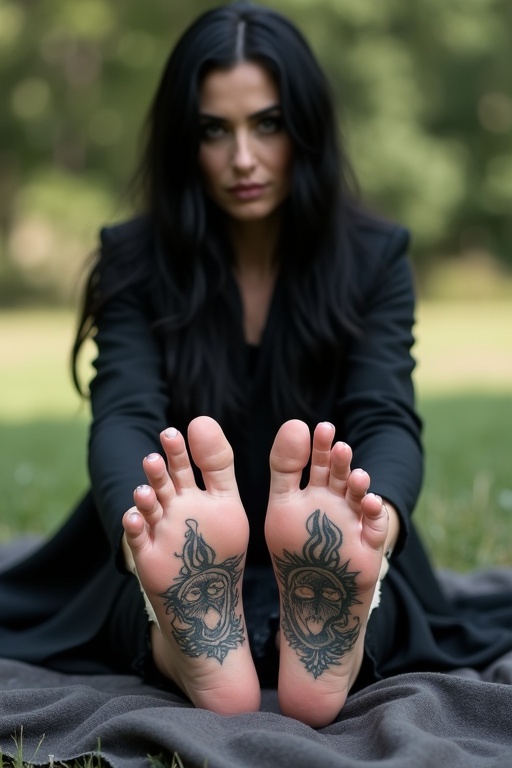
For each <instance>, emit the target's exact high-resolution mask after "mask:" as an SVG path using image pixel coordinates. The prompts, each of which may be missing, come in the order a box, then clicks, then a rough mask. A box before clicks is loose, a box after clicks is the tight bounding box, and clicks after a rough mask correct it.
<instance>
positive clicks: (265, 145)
mask: <svg viewBox="0 0 512 768" xmlns="http://www.w3.org/2000/svg"><path fill="white" fill-rule="evenodd" d="M199 110H200V121H201V145H200V150H199V165H200V168H201V171H202V176H203V182H204V187H205V190H206V192H207V194H208V195H209V196H210V197H211V198H212V199H213V200H214V202H215V203H216V204H217V205H218V206H219V208H221V209H222V210H223V211H224V212H225V213H227V214H228V216H230V217H231V218H233V219H235V220H237V221H247V222H249V221H257V220H261V219H265V218H267V217H268V216H270V215H271V214H273V213H274V212H275V211H276V210H277V209H278V207H279V206H280V205H281V203H282V202H283V201H284V200H285V198H286V197H287V196H288V193H289V191H290V177H291V165H292V146H291V141H290V138H289V136H288V134H287V133H286V131H285V130H284V127H283V123H282V114H281V106H280V98H279V91H278V88H277V87H276V84H275V83H274V81H273V79H272V78H271V77H270V75H269V74H268V72H267V70H266V69H264V68H263V67H262V66H260V65H258V64H253V63H250V62H242V63H240V64H237V65H236V66H234V67H233V68H232V69H228V70H225V69H215V70H212V72H210V73H209V74H208V75H207V76H206V77H205V79H204V81H203V83H202V87H201V90H200V95H199Z"/></svg>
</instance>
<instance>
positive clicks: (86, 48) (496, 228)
mask: <svg viewBox="0 0 512 768" xmlns="http://www.w3.org/2000/svg"><path fill="white" fill-rule="evenodd" d="M266 4H267V5H271V6H272V7H274V8H275V9H276V10H281V11H282V12H284V13H285V14H286V15H288V16H289V17H291V18H292V19H293V20H294V21H296V22H297V23H298V25H299V26H300V27H301V28H302V30H303V31H304V33H305V34H306V36H307V37H308V39H309V40H310V41H311V43H312V46H313V48H314V49H315V51H316V52H317V54H318V55H319V57H320V59H321V61H322V62H323V64H324V66H325V67H326V69H327V71H328V73H329V75H330V78H331V80H332V84H333V90H334V93H335V96H336V98H337V100H338V103H339V110H340V119H341V120H342V123H343V125H344V132H345V135H346V138H347V141H348V144H349V148H350V152H351V154H352V156H353V158H354V164H355V167H356V171H357V173H358V175H359V178H360V181H361V186H362V189H363V193H364V196H365V197H366V198H367V200H368V201H369V202H370V204H371V205H372V206H373V207H375V208H376V209H378V210H379V211H381V212H382V213H384V214H385V215H388V216H390V217H392V218H394V219H397V220H400V221H402V222H403V223H405V224H406V225H407V226H409V227H410V228H411V230H412V231H413V234H414V244H415V248H414V255H415V258H416V259H417V260H418V263H420V264H424V265H426V264H427V263H431V262H432V261H433V260H434V259H435V258H439V257H440V256H441V255H447V254H450V255H456V254H459V253H464V252H468V251H474V250H480V251H485V252H487V253H491V254H494V255H495V256H497V257H498V258H499V259H501V260H502V261H503V262H504V263H508V264H512V249H511V248H510V243H511V236H512V216H511V211H512V142H511V137H512V97H511V95H510V72H511V71H512V45H511V43H512V31H511V30H512V5H511V4H510V2H509V0H386V2H376V1H375V0H275V2H272V3H271V2H267V3H266ZM214 5H216V3H215V2H212V1H209V2H208V1H207V0H188V2H187V3H186V4H184V3H177V2H170V0H152V2H151V3H145V4H141V3H137V2H136V1H135V0H80V3H70V2H68V1H67V0H39V2H38V3H31V2H29V0H0V87H1V88H2V92H3V93H4V94H5V100H4V109H3V112H2V118H1V119H0V301H1V302H2V303H5V302H6V301H11V302H13V301H17V300H19V299H20V297H21V294H22V293H24V294H25V295H28V294H29V293H30V294H31V295H33V294H34V292H35V293H37V294H39V295H45V296H47V297H50V298H52V299H55V298H60V299H62V298H65V299H68V300H69V298H70V295H71V293H70V284H73V282H74V279H75V278H76V276H77V275H78V272H79V265H80V264H81V263H82V262H83V256H84V254H85V253H86V252H87V251H88V250H90V249H92V248H93V247H94V245H95V242H96V231H97V228H98V226H100V225H101V224H102V223H104V222H107V221H112V220H114V219H116V218H120V217H122V216H123V215H126V213H127V212H128V211H129V204H128V201H127V199H126V196H125V189H126V184H127V181H128V179H129V178H130V175H131V173H132V171H133V168H134V164H135V162H136V156H137V147H138V136H139V131H140V128H141V125H142V122H143V119H144V115H145V113H146V110H147V107H148V104H149V101H150V98H151V94H152V93H153V91H154V89H155V86H156V83H157V80H158V78H159V75H160V72H161V69H162V66H163V64H164V61H165V59H166V57H167V55H168V51H169V50H170V48H171V47H172V45H173V43H174V41H175V39H176V37H177V36H178V35H179V34H180V32H181V31H182V30H183V28H184V27H185V26H186V25H187V24H188V23H189V22H190V21H191V20H192V19H193V18H194V17H195V16H196V15H197V14H198V13H200V12H202V11H204V10H206V9H208V8H211V7H213V6H214ZM16 289H17V290H16Z"/></svg>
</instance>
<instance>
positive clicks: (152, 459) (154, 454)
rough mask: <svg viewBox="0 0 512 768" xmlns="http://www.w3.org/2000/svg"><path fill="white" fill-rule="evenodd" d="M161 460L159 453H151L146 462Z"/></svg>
mask: <svg viewBox="0 0 512 768" xmlns="http://www.w3.org/2000/svg"><path fill="white" fill-rule="evenodd" d="M159 458H160V454H159V453H150V454H148V455H147V456H146V461H156V460H157V459H159Z"/></svg>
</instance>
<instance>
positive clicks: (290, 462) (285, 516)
mask: <svg viewBox="0 0 512 768" xmlns="http://www.w3.org/2000/svg"><path fill="white" fill-rule="evenodd" d="M333 436H334V428H333V427H332V425H331V424H328V423H322V424H319V425H318V426H317V427H316V429H315V433H314V436H313V446H312V450H311V448H310V435H309V429H308V427H307V425H306V424H304V423H303V422H301V421H288V422H286V423H285V424H283V426H282V427H281V429H280V430H279V432H278V433H277V436H276V439H275V441H274V445H273V448H272V451H271V454H270V468H271V485H270V497H269V504H268V510H267V517H266V522H265V535H266V540H267V545H268V548H269V550H270V553H271V555H272V559H273V562H274V569H275V572H276V578H277V581H278V585H279V588H280V593H281V633H280V664H279V704H280V707H281V710H282V712H283V713H284V714H285V715H289V716H290V717H294V718H296V719H297V720H301V721H302V722H303V723H307V724H308V725H311V726H313V727H321V726H324V725H327V724H329V723H331V722H332V721H333V720H334V718H335V717H336V716H337V714H338V713H339V711H340V710H341V708H342V707H343V705H344V704H345V700H346V697H347V694H348V692H349V690H350V688H351V686H352V685H353V683H354V681H355V680H356V678H357V675H358V673H359V670H360V667H361V662H362V658H363V647H364V636H365V630H366V623H367V620H368V613H369V610H370V605H371V601H372V597H373V593H374V591H375V585H376V583H377V579H378V576H379V570H380V567H381V562H382V550H383V546H384V541H385V538H386V533H387V529H388V520H387V513H386V510H385V508H384V507H383V504H382V499H380V497H378V496H375V495H374V494H372V493H369V494H367V495H366V491H367V490H368V487H369V484H370V478H369V476H368V474H367V473H366V472H364V471H363V470H360V469H355V470H354V471H352V472H351V470H350V461H351V459H352V452H351V450H350V448H349V446H348V445H346V444H345V443H336V444H335V445H334V446H333V447H332V448H331V444H332V440H333ZM310 451H311V474H310V481H309V484H308V486H307V487H306V488H304V489H303V490H301V489H300V487H299V483H300V480H301V473H302V469H303V468H304V467H305V466H306V464H307V461H308V459H309V457H310Z"/></svg>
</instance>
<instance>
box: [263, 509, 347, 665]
mask: <svg viewBox="0 0 512 768" xmlns="http://www.w3.org/2000/svg"><path fill="white" fill-rule="evenodd" d="M306 528H307V530H308V532H309V534H310V536H309V538H308V539H307V541H306V543H305V544H304V546H303V548H302V553H301V555H298V554H297V553H296V552H294V553H293V554H292V553H290V552H288V551H287V550H286V549H285V550H284V552H283V557H282V558H279V557H276V556H275V555H274V563H275V568H276V572H277V576H278V579H279V581H280V582H281V587H282V595H283V617H282V627H283V632H284V635H285V637H286V639H287V640H288V642H289V643H290V646H291V647H292V648H294V649H295V650H296V652H297V654H298V655H299V657H300V659H301V661H302V662H303V664H304V665H305V667H306V669H307V670H308V672H311V673H312V675H313V676H314V677H315V678H316V677H319V675H321V674H322V672H324V671H325V670H326V669H328V668H329V666H331V665H340V664H341V657H342V656H343V655H344V654H345V653H346V652H347V651H349V650H350V649H351V648H352V647H353V646H354V643H355V642H356V640H357V637H358V635H359V630H360V622H359V619H358V618H357V617H353V619H352V622H351V621H350V618H351V612H350V608H351V606H353V605H356V604H359V603H360V600H358V599H357V598H356V595H357V586H356V576H357V575H358V573H357V572H353V573H350V572H348V570H347V568H348V562H346V563H345V564H344V565H340V548H341V544H342V541H343V536H342V533H341V530H340V529H339V528H338V527H337V526H336V525H334V524H333V523H331V521H330V520H329V519H328V517H327V516H326V515H325V514H323V515H322V514H321V512H320V510H319V509H317V510H316V511H315V512H313V514H312V515H311V516H310V517H309V518H308V519H307V521H306Z"/></svg>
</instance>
